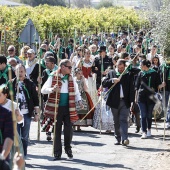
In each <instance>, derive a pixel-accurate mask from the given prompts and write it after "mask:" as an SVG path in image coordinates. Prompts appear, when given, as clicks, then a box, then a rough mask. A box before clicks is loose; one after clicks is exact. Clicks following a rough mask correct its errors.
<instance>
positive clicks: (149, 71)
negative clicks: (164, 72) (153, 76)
mask: <svg viewBox="0 0 170 170" xmlns="http://www.w3.org/2000/svg"><path fill="white" fill-rule="evenodd" d="M153 72H156V71H155V70H154V69H152V68H150V69H149V70H148V71H142V75H143V76H145V75H146V74H150V73H153Z"/></svg>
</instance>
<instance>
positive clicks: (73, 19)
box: [0, 5, 147, 44]
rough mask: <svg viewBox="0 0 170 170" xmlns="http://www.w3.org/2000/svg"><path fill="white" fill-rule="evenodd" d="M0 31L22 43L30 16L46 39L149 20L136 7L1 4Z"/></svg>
mask: <svg viewBox="0 0 170 170" xmlns="http://www.w3.org/2000/svg"><path fill="white" fill-rule="evenodd" d="M0 16H1V18H0V31H1V33H2V35H1V40H2V39H3V32H4V30H6V34H7V41H6V44H9V43H10V44H13V43H14V44H15V43H17V42H18V39H19V35H20V32H21V31H22V29H23V28H24V26H25V24H26V22H27V21H28V19H29V18H30V19H32V21H33V23H34V25H35V27H36V29H37V30H38V32H39V33H40V36H41V38H42V39H44V38H48V37H49V36H50V35H51V34H52V33H53V35H54V34H56V33H59V34H61V35H62V36H63V37H71V36H72V37H74V34H75V30H76V31H77V35H79V34H83V33H87V32H88V33H99V32H101V31H103V32H118V31H119V30H120V29H122V28H123V29H126V30H127V29H128V28H129V29H131V30H132V29H134V28H135V29H139V28H140V27H141V25H144V26H146V24H147V23H146V21H145V20H144V19H141V18H139V16H138V14H137V13H136V12H135V11H134V10H133V9H125V8H123V7H116V8H107V9H106V8H102V9H100V10H97V9H93V8H90V9H89V8H84V9H70V8H64V7H56V6H55V7H54V6H48V5H43V6H38V7H35V8H33V7H29V6H22V7H4V6H1V7H0Z"/></svg>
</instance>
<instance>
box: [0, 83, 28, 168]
mask: <svg viewBox="0 0 170 170" xmlns="http://www.w3.org/2000/svg"><path fill="white" fill-rule="evenodd" d="M8 96H9V89H8V87H7V86H6V85H1V86H0V105H1V106H2V107H4V108H6V109H8V110H10V111H12V104H13V108H14V112H15V116H16V121H17V123H18V124H23V126H24V119H23V115H22V114H21V112H20V109H19V108H17V103H15V102H13V103H12V101H11V100H9V99H8V98H7V97H8ZM16 135H17V140H18V143H19V150H20V153H22V155H24V151H23V146H22V142H21V139H20V137H19V135H18V133H17V134H16ZM15 152H16V149H15V147H14V145H13V146H12V149H11V158H12V159H13V156H14V154H15ZM12 159H10V167H12V164H13V162H12ZM23 169H25V167H23Z"/></svg>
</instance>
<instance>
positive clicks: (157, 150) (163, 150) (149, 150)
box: [127, 146, 170, 152]
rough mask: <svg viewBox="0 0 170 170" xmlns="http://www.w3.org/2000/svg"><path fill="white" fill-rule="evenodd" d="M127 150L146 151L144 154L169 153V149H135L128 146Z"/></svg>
mask: <svg viewBox="0 0 170 170" xmlns="http://www.w3.org/2000/svg"><path fill="white" fill-rule="evenodd" d="M127 148H128V149H132V150H140V151H146V152H170V149H159V148H140V147H135V146H128V147H127Z"/></svg>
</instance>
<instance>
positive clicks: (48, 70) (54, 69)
mask: <svg viewBox="0 0 170 170" xmlns="http://www.w3.org/2000/svg"><path fill="white" fill-rule="evenodd" d="M57 69H58V67H57V65H55V66H54V68H53V69H52V70H51V71H52V72H53V71H56V70H57ZM45 71H46V73H47V75H48V76H50V74H51V72H50V69H45Z"/></svg>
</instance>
